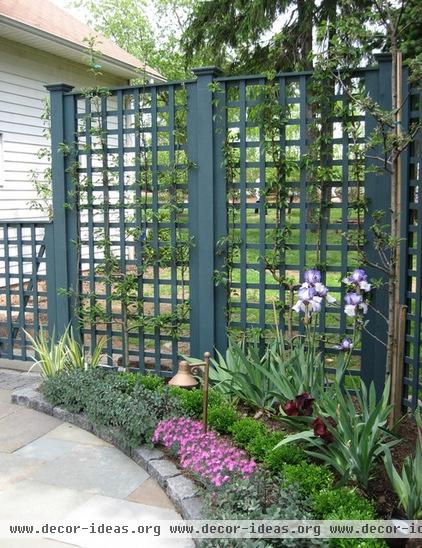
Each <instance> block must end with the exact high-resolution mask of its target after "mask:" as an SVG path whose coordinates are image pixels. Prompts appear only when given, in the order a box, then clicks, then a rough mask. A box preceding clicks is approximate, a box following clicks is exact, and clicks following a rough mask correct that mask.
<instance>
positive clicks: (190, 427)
mask: <svg viewBox="0 0 422 548" xmlns="http://www.w3.org/2000/svg"><path fill="white" fill-rule="evenodd" d="M152 442H153V443H161V444H162V445H163V446H164V447H166V448H167V449H171V450H173V451H175V452H176V454H177V456H178V458H179V459H180V465H181V466H182V468H185V469H187V470H189V471H191V472H193V473H194V474H195V475H197V476H198V477H199V478H200V479H201V480H202V481H204V482H205V483H211V484H212V485H214V486H216V487H220V486H221V485H223V484H225V483H227V482H228V481H230V479H231V477H233V476H234V475H236V476H237V477H243V478H247V477H249V476H250V475H251V474H252V472H254V470H255V469H256V463H255V461H253V460H251V459H249V458H248V456H247V455H246V453H245V452H244V451H242V450H241V449H238V448H237V447H234V446H233V445H232V444H231V443H230V442H229V441H227V440H225V439H223V438H221V437H220V436H219V435H218V434H216V433H215V432H206V433H205V432H204V431H203V424H202V423H201V422H199V421H195V420H192V419H188V418H173V419H169V420H163V421H161V422H160V423H159V424H158V426H157V428H156V429H155V432H154V435H153V436H152Z"/></svg>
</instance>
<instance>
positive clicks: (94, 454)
mask: <svg viewBox="0 0 422 548" xmlns="http://www.w3.org/2000/svg"><path fill="white" fill-rule="evenodd" d="M53 441H54V440H51V442H53ZM58 441H59V440H58ZM31 478H32V479H33V480H35V481H39V482H43V483H47V484H49V485H56V486H61V487H69V488H72V489H77V490H80V491H88V492H90V493H92V494H97V495H108V496H110V497H117V498H125V497H127V496H128V495H129V494H130V493H132V492H133V491H134V490H135V489H136V488H137V487H138V486H139V484H141V483H142V482H143V481H145V480H146V479H147V478H148V474H147V472H145V470H143V469H142V468H140V467H139V466H137V465H136V464H135V463H134V462H133V461H131V460H130V459H128V458H127V457H126V456H125V455H123V454H122V453H121V452H120V451H119V450H118V449H115V448H114V447H95V446H88V445H77V446H75V447H74V448H73V449H72V450H71V451H70V452H68V453H65V454H63V455H62V456H59V457H58V458H56V459H54V460H53V461H51V462H48V463H46V464H45V465H43V466H41V467H40V468H39V469H38V470H37V471H36V472H35V473H34V474H33V475H32V476H31Z"/></svg>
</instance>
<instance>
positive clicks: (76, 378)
mask: <svg viewBox="0 0 422 548" xmlns="http://www.w3.org/2000/svg"><path fill="white" fill-rule="evenodd" d="M147 378H148V377H144V379H147ZM148 383H152V384H155V386H157V387H158V386H160V385H161V384H162V383H157V381H155V380H154V381H151V380H148V381H147V386H148V388H147V387H146V386H145V385H144V382H143V380H142V377H141V376H139V375H138V374H129V373H122V374H121V373H115V372H106V371H104V370H101V369H91V370H88V371H82V370H75V371H71V372H68V373H66V372H59V373H57V374H56V375H54V376H53V377H51V378H50V377H49V378H48V379H46V380H45V382H44V384H43V393H44V395H45V397H46V398H47V399H48V400H49V401H50V402H51V403H53V404H54V405H60V406H61V407H64V408H65V409H67V410H68V411H71V412H74V413H85V414H86V415H87V417H88V418H89V420H90V421H91V422H92V423H93V424H95V425H97V426H106V427H116V429H118V431H119V432H120V434H121V437H122V440H124V442H125V443H127V445H128V446H137V445H139V444H141V443H150V441H151V436H152V434H153V432H154V429H155V427H156V425H157V423H158V422H159V421H160V420H162V419H167V418H170V417H174V416H176V417H177V416H179V417H181V416H183V415H184V410H183V408H182V406H181V403H180V401H179V399H178V398H177V397H176V396H175V395H173V394H172V393H171V391H170V390H169V389H168V388H167V387H164V386H161V388H160V389H159V390H154V389H151V384H148Z"/></svg>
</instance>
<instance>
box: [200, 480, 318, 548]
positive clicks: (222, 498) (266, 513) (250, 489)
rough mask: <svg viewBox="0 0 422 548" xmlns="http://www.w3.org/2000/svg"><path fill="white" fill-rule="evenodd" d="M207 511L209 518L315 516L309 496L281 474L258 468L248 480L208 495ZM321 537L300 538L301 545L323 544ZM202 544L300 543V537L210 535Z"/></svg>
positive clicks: (205, 504) (291, 517)
mask: <svg viewBox="0 0 422 548" xmlns="http://www.w3.org/2000/svg"><path fill="white" fill-rule="evenodd" d="M204 514H205V516H206V517H208V518H209V519H213V520H223V519H248V520H261V519H276V520H277V519H295V520H300V519H312V513H311V510H310V508H309V504H308V499H307V498H306V497H304V496H303V495H301V494H300V493H299V492H298V491H297V490H295V489H294V488H284V487H283V486H282V485H281V482H280V478H272V477H271V476H270V475H269V474H268V473H267V472H264V471H262V470H261V471H258V472H256V473H254V474H253V475H252V476H251V477H250V478H248V479H247V480H244V479H243V480H241V479H239V480H235V481H232V482H230V483H226V484H224V485H223V486H222V487H220V488H218V489H216V490H214V491H210V492H208V493H207V494H206V495H205V503H204ZM321 544H322V543H321V540H318V539H300V546H316V545H317V546H318V545H321ZM200 545H201V546H204V547H211V546H216V547H217V546H227V547H230V548H231V547H234V548H235V547H236V548H237V547H239V548H240V547H242V548H243V547H245V546H250V547H264V546H292V547H296V546H298V539H281V538H280V539H266V542H265V543H262V541H259V540H252V539H251V540H250V541H247V543H246V542H245V539H238V540H236V539H209V540H203V541H201V544H200Z"/></svg>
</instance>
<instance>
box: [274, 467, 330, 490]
mask: <svg viewBox="0 0 422 548" xmlns="http://www.w3.org/2000/svg"><path fill="white" fill-rule="evenodd" d="M333 482H334V476H333V474H332V472H330V470H329V469H327V468H326V467H325V466H318V465H317V464H310V463H308V462H301V463H300V464H285V465H284V466H283V484H284V485H286V486H288V485H297V486H298V487H299V489H300V491H301V492H302V493H303V494H305V495H312V496H313V495H314V494H315V493H318V492H319V491H321V489H324V488H328V487H331V486H332V485H333Z"/></svg>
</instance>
